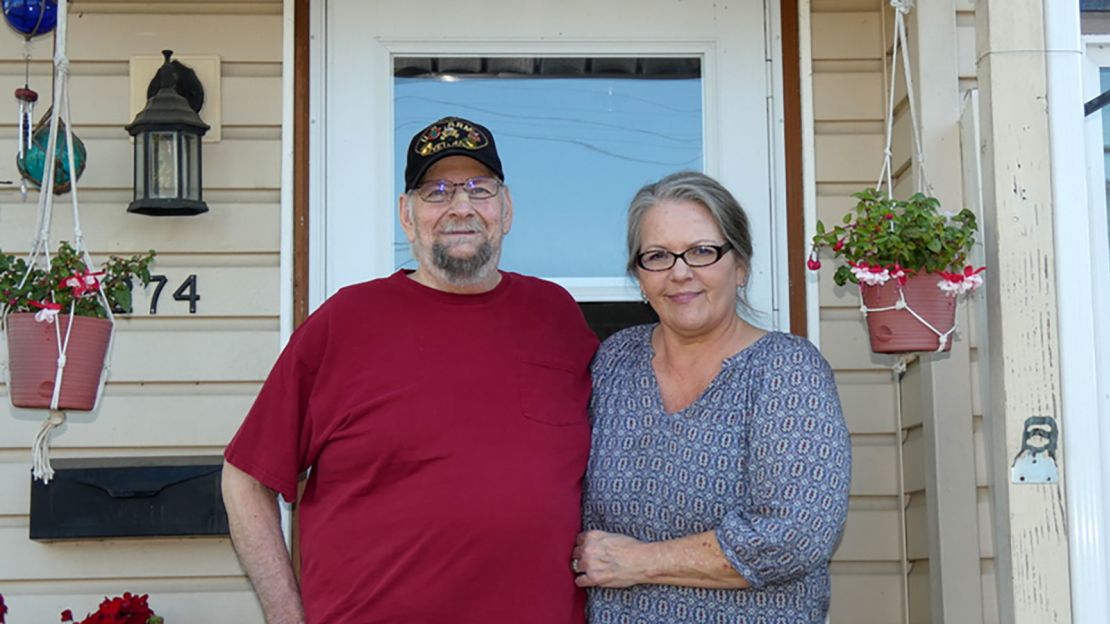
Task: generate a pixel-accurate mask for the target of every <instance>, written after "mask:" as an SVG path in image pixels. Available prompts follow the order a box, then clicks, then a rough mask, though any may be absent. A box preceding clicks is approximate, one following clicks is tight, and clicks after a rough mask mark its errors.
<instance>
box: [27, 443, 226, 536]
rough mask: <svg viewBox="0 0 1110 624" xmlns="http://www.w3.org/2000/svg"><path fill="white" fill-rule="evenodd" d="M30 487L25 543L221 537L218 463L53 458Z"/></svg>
mask: <svg viewBox="0 0 1110 624" xmlns="http://www.w3.org/2000/svg"><path fill="white" fill-rule="evenodd" d="M53 465H54V479H53V480H51V481H50V483H49V484H45V485H44V484H43V483H42V482H41V481H37V480H32V482H31V539H33V540H55V539H76V538H105V537H173V536H197V535H227V534H228V530H227V514H226V512H225V511H224V505H223V498H222V496H221V493H220V472H221V469H222V467H223V458H222V457H220V456H218V455H215V456H197V457H106V458H97V459H56V460H54V461H53Z"/></svg>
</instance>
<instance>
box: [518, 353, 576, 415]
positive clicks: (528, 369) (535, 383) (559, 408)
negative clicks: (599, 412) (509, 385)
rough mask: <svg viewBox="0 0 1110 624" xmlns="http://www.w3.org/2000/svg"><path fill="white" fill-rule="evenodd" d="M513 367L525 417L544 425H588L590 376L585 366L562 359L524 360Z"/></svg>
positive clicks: (533, 358)
mask: <svg viewBox="0 0 1110 624" xmlns="http://www.w3.org/2000/svg"><path fill="white" fill-rule="evenodd" d="M516 368H517V371H516V377H517V389H518V392H519V393H520V411H521V414H523V415H524V417H525V418H527V419H529V420H533V421H536V422H540V423H544V424H547V425H580V424H584V423H586V422H587V416H586V413H587V409H588V405H589V400H590V377H589V374H588V373H587V371H586V369H585V367H575V366H574V365H573V364H571V363H570V362H565V361H562V360H553V359H540V358H535V357H524V358H521V359H520V361H519V362H518V364H517V367H516ZM576 368H577V370H576Z"/></svg>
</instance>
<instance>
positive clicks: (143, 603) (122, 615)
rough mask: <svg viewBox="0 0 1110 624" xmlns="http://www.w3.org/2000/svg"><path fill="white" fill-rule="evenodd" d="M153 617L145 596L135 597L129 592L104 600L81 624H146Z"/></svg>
mask: <svg viewBox="0 0 1110 624" xmlns="http://www.w3.org/2000/svg"><path fill="white" fill-rule="evenodd" d="M153 616H154V611H152V610H151V609H150V606H149V605H148V604H147V594H143V595H142V596H135V595H133V594H131V593H130V592H126V593H124V594H123V595H122V596H117V597H115V598H105V599H104V602H101V603H100V608H99V609H97V611H96V613H91V614H89V615H88V617H86V618H85V619H84V620H82V621H81V624H146V623H147V620H149V619H150V618H151V617H153Z"/></svg>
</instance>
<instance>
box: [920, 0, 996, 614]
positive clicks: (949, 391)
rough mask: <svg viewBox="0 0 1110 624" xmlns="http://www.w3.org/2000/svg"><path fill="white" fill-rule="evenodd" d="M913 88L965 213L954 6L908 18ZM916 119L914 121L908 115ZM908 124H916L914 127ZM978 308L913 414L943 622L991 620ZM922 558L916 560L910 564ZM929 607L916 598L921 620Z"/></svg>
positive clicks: (963, 314)
mask: <svg viewBox="0 0 1110 624" xmlns="http://www.w3.org/2000/svg"><path fill="white" fill-rule="evenodd" d="M909 18H910V19H909V20H908V23H907V30H908V31H909V37H910V46H911V53H910V58H911V59H912V60H914V61H915V65H916V67H915V68H914V70H915V71H914V74H915V76H914V82H915V86H916V91H917V98H918V103H919V104H918V110H919V111H920V115H921V122H920V126H921V140H922V144H923V148H924V153H925V155H926V157H927V161H926V163H925V174H926V177H927V179H928V182H929V183H930V185H931V188H930V189H928V190H929V191H930V192H931V193H932V194H933V195H934V196H935V197H937V199H939V200H940V201H941V205H942V206H944V207H946V209H947V210H953V211H956V210H959V207H960V206H962V205H963V197H962V190H963V189H962V184H961V164H960V163H961V154H960V128H959V122H960V85H959V71H958V60H957V52H958V50H959V44H958V42H957V40H956V31H957V28H956V2H955V0H940V1H937V0H929V1H928V2H918V3H917V4H916V5H915V6H914V9H913V11H911V12H910V14H909ZM907 117H908V114H907ZM907 121H908V119H907ZM969 308H970V304H969V303H964V304H961V305H960V306H959V308H958V310H959V315H958V318H957V321H958V322H959V325H960V328H961V329H960V336H959V337H958V339H957V340H955V342H954V343H953V345H952V350H951V351H950V352H949V353H947V354H944V355H923V356H922V358H921V360H920V367H919V368H920V370H919V371H918V372H919V374H918V375H914V376H907V377H906V379H905V380H904V383H905V382H911V381H916V382H917V383H918V384H919V388H918V390H917V391H916V392H913V393H909V396H917V397H918V398H919V400H918V405H913V406H910V405H907V406H905V408H906V409H916V410H918V412H919V413H920V414H921V415H922V434H923V440H922V441H923V448H924V453H923V458H924V467H923V468H924V476H925V495H926V501H927V502H926V505H927V520H928V536H929V540H928V544H929V552H928V557H929V568H928V569H929V596H928V600H929V603H930V604H929V607H928V611H929V612H930V613H931V614H932V621H933V622H936V623H941V622H943V623H945V624H957V623H965V622H966V623H971V622H974V623H979V622H982V621H983V605H982V600H983V596H982V591H981V589H980V566H979V556H980V555H979V552H980V551H979V519H978V508H977V504H976V478H975V477H976V475H975V444H974V424H973V414H972V400H971V384H970V379H971V376H972V374H973V372H972V368H971V354H970V343H971V338H972V337H971V336H970V334H969V332H970V322H969V314H968V310H969ZM912 556H913V553H911V558H912ZM915 599H920V597H916V596H914V595H913V593H911V595H910V601H911V604H910V608H911V611H912V612H915V613H918V612H921V611H924V606H917V605H914V604H913V603H914V600H915Z"/></svg>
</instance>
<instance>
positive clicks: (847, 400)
mask: <svg viewBox="0 0 1110 624" xmlns="http://www.w3.org/2000/svg"><path fill="white" fill-rule="evenodd" d="M836 387H837V391H838V392H839V394H840V404H841V407H842V408H843V410H844V419H845V420H846V421H847V423H848V430H849V431H851V432H852V433H885V434H893V433H894V429H895V425H894V422H895V414H894V410H895V405H894V384H893V382H892V381H891V378H890V374H889V373H886V372H883V371H877V372H873V373H863V372H849V371H843V372H837V373H836Z"/></svg>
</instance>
